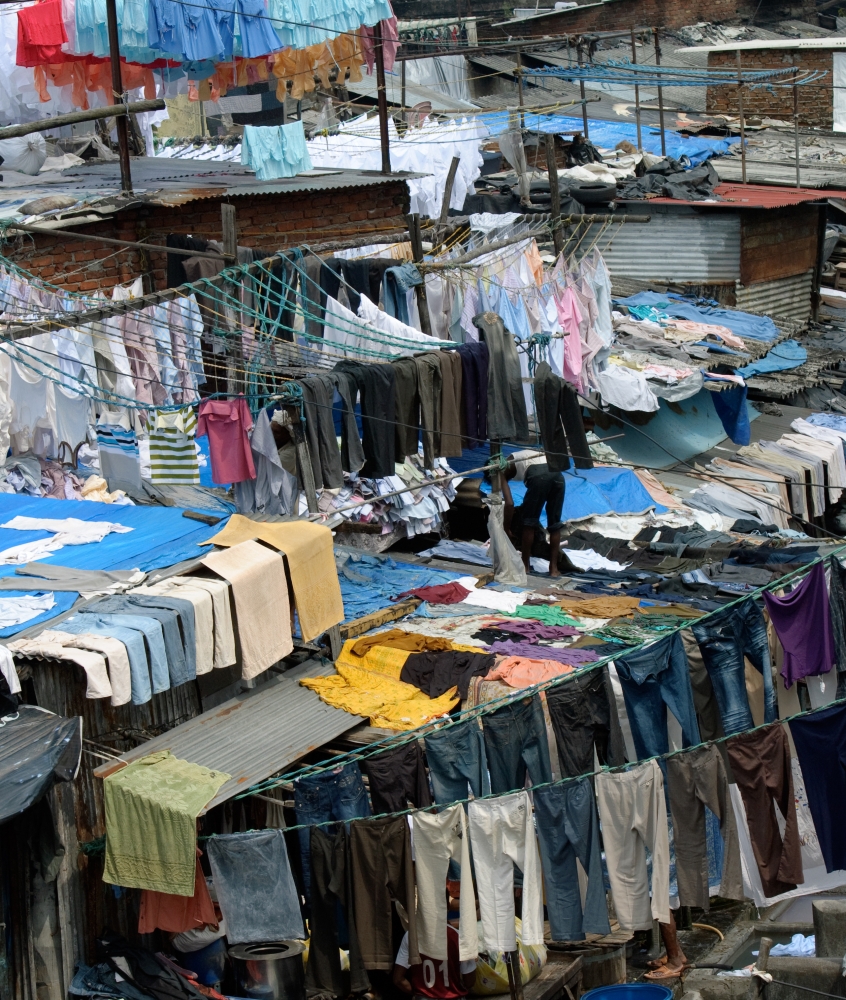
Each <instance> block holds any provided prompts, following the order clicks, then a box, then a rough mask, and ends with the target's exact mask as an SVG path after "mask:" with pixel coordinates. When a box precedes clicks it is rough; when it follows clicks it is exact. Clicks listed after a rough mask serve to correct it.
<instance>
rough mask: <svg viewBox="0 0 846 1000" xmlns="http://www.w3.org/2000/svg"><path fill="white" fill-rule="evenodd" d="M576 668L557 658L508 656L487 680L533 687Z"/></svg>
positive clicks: (512, 685)
mask: <svg viewBox="0 0 846 1000" xmlns="http://www.w3.org/2000/svg"><path fill="white" fill-rule="evenodd" d="M573 670H575V667H570V666H568V665H567V664H566V663H559V662H558V661H557V660H530V659H528V657H525V656H506V657H504V658H503V659H502V660H501V661H500V662H499V663H498V664H497V665H496V666H495V667H494V669H493V670H491V671H489V672H488V673H487V674H486V675H485V680H486V681H505V683H506V684H508V685H510V686H511V687H515V688H524V687H531V686H532V685H533V684H539V683H540V682H541V681H546V680H549V679H550V677H560V676H561V675H562V674H569V673H572V672H573Z"/></svg>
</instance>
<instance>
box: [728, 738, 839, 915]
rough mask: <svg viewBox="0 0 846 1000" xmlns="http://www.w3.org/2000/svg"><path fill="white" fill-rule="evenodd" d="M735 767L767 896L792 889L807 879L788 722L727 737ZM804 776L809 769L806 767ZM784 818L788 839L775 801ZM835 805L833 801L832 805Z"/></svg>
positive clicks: (733, 772) (732, 762) (735, 774)
mask: <svg viewBox="0 0 846 1000" xmlns="http://www.w3.org/2000/svg"><path fill="white" fill-rule="evenodd" d="M727 746H728V755H729V760H730V761H731V771H732V774H733V776H734V780H735V781H736V782H737V787H738V789H739V790H740V794H741V797H742V798H743V805H744V808H745V810H746V823H747V825H748V827H749V839H750V840H751V841H752V851H753V853H754V855H755V861H756V863H757V865H758V874H759V875H760V876H761V885H762V887H763V890H764V895H765V896H778V895H780V894H781V893H783V892H790V891H791V890H792V889H795V888H796V886H797V885H799V884H801V882H802V881H803V880H804V876H803V874H802V854H801V842H800V839H799V820H798V817H797V815H796V800H795V798H794V794H793V773H792V771H791V769H790V744H789V743H788V741H787V733H786V732H785V729H784V726H782V725H778V724H776V725H773V726H769V727H768V728H767V729H759V730H757V731H755V732H751V733H742V734H740V735H738V736H733V737H732V738H731V739H730V740H728V741H727ZM802 773H803V776H804V774H805V772H804V771H803V772H802ZM774 799H775V803H776V805H777V806H778V808H779V810H780V812H781V815H782V816H783V817H784V823H785V826H784V837H782V835H781V832H780V830H779V827H778V822H777V820H776V814H775V810H774V809H773V800H774ZM827 807H828V808H829V809H832V807H833V803H831V802H829V803H828V804H827Z"/></svg>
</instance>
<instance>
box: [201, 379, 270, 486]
mask: <svg viewBox="0 0 846 1000" xmlns="http://www.w3.org/2000/svg"><path fill="white" fill-rule="evenodd" d="M252 426H253V418H252V416H251V414H250V408H249V407H248V406H247V401H246V399H244V397H243V396H238V397H236V398H235V399H204V400H203V401H202V403H200V409H199V419H198V422H197V437H206V436H208V439H209V453H210V455H211V463H212V477H213V479H214V481H215V482H216V483H221V484H223V483H240V482H241V481H242V480H244V479H255V478H256V468H255V465H254V463H253V455H252V452H251V450H250V441H249V438H248V437H247V432H248V431H249V430H250V429H251V428H252Z"/></svg>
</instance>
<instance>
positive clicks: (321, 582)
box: [203, 514, 344, 642]
mask: <svg viewBox="0 0 846 1000" xmlns="http://www.w3.org/2000/svg"><path fill="white" fill-rule="evenodd" d="M255 538H260V539H261V540H262V541H263V542H267V544H268V545H272V546H273V547H274V548H275V549H278V550H279V551H280V552H284V553H285V555H286V557H287V559H288V572H289V574H290V579H291V588H292V589H293V591H294V602H295V604H296V608H297V615H298V616H299V619H300V629H301V630H302V634H303V639H305V641H306V642H311V640H312V639H316V638H317V637H318V636H319V635H322V634H323V633H324V632H325V631H326V630H327V629H329V628H331V627H332V626H333V625H337V624H338V623H339V622H342V621H343V620H344V602H343V601H342V599H341V585H340V583H339V582H338V571H337V569H336V568H335V552H334V549H333V547H332V532H331V531H330V530H329V529H328V528H324V527H323V526H322V525H320V524H313V523H312V522H311V521H279V522H273V523H267V522H259V521H251V520H250V519H249V518H248V517H244V516H243V515H241V514H233V515H232V517H230V518H229V523H228V524H227V525H226V527H225V528H224V529H223V531H219V532H218V533H217V534H216V535H215V536H214V537H213V538H210V539H209V540H208V542H204V543H203V544H205V545H218V546H221V547H222V548H226V547H228V546H232V545H238V544H239V543H240V542H245V541H248V540H250V539H255Z"/></svg>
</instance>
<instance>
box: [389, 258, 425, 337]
mask: <svg viewBox="0 0 846 1000" xmlns="http://www.w3.org/2000/svg"><path fill="white" fill-rule="evenodd" d="M422 284H423V278H422V276H421V274H420V272H419V271H418V270H417V268H416V267H415V266H414V264H401V265H400V266H399V267H389V268H388V269H387V270H386V271H385V275H384V278H383V284H382V298H383V299H384V302H385V312H386V313H387V314H388V315H389V316H394V317H396V319H398V320H399V321H400V322H401V323H405V324H406V325H407V324H408V297H407V295H406V293H407V292H408V290H409V289H410V288H413V287H414V286H415V285H422Z"/></svg>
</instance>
